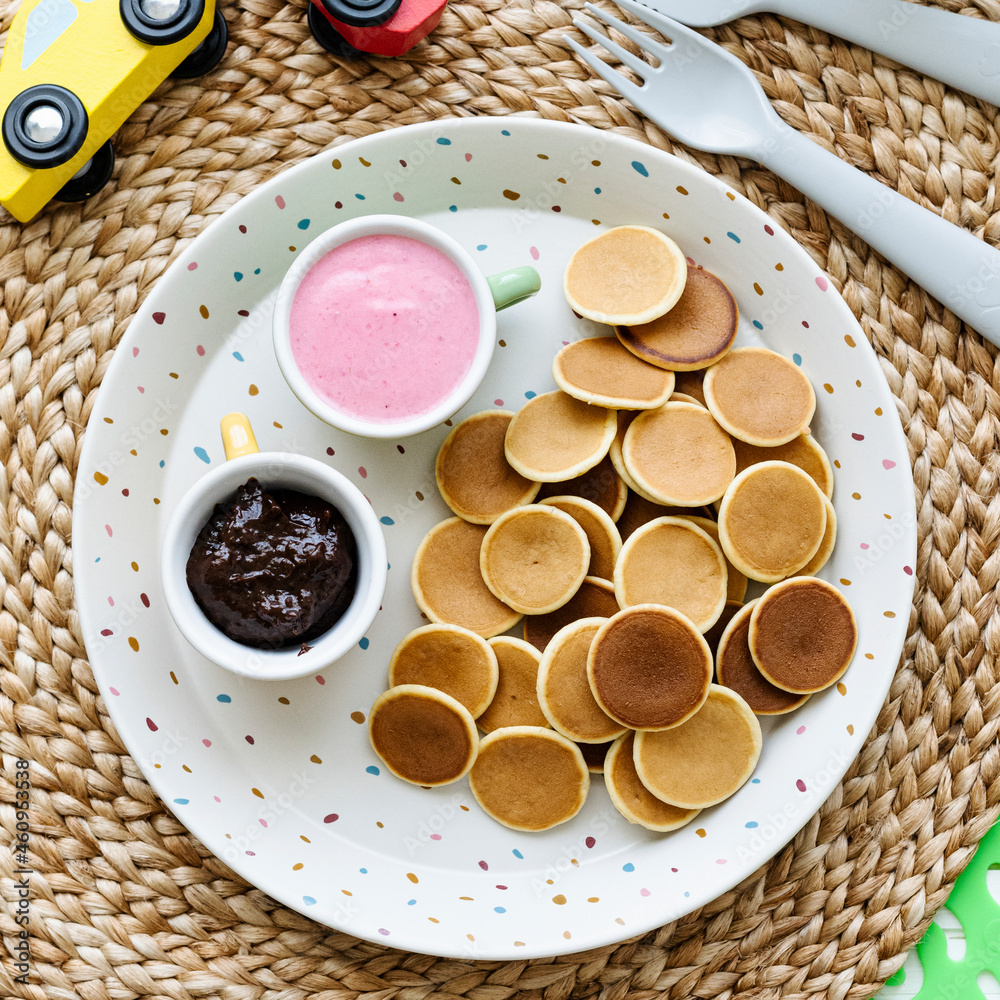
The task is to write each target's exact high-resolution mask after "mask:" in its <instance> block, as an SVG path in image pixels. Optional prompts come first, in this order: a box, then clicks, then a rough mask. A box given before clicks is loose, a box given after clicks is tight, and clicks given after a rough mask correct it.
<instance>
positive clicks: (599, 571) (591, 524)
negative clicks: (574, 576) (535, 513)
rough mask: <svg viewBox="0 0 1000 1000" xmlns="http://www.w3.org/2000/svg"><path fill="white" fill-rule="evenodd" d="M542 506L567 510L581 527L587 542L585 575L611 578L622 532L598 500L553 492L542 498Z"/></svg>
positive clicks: (620, 543)
mask: <svg viewBox="0 0 1000 1000" xmlns="http://www.w3.org/2000/svg"><path fill="white" fill-rule="evenodd" d="M541 503H542V505H543V506H546V507H555V508H557V509H558V510H561V511H562V512H563V513H564V514H569V516H570V517H571V518H573V520H574V521H576V523H577V524H579V525H580V527H581V528H583V530H584V533H585V534H586V536H587V541H588V542H590V565H589V566H588V567H587V576H599V577H601V578H602V579H604V580H610V579H611V574H612V573H614V571H615V562H616V560H617V559H618V553H619V552H620V551H621V548H622V536H621V535H619V534H618V529H617V528H616V527H615V522H614V521H612V520H611V518H610V517H608V515H607V514H605V513H604V511H603V510H601V508H600V507H598V506H597V504H594V503H591V502H590V501H589V500H584V499H583V497H573V496H556V497H548V498H546V499H545V500H542V501H541Z"/></svg>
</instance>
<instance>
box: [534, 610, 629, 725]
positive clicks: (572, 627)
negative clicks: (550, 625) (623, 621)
mask: <svg viewBox="0 0 1000 1000" xmlns="http://www.w3.org/2000/svg"><path fill="white" fill-rule="evenodd" d="M606 620H607V619H605V618H581V619H580V620H579V621H576V622H572V623H570V624H569V625H567V626H566V627H565V628H562V629H560V630H559V631H558V632H557V633H556V634H555V635H554V636H553V637H552V640H551V641H550V642H549V644H548V645H547V646H546V647H545V652H544V653H542V662H541V665H540V666H539V668H538V704H539V705H540V706H541V709H542V711H543V712H544V713H545V718H546V719H548V720H549V723H550V724H551V725H552V728H553V729H555V730H557V731H558V732H560V733H562V734H563V736H565V737H567V739H571V740H574V741H575V742H577V743H607V742H608V740H613V739H615V738H616V737H618V736H620V735H621V734H622V733H623V732H624V731H625V724H624V723H618V722H615V721H614V720H613V719H609V718H608V716H607V715H606V714H605V713H604V711H603V710H602V709H601V706H600V705H598V703H597V702H596V701H595V700H594V695H593V694H592V692H591V688H590V683H589V681H588V679H587V656H588V653H589V651H590V644H591V642H592V641H593V638H594V636H595V635H596V634H597V630H598V629H599V628H600V627H601V626H602V625H603V624H604V623H605V621H606Z"/></svg>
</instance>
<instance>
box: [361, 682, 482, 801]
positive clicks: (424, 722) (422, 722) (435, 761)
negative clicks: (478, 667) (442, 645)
mask: <svg viewBox="0 0 1000 1000" xmlns="http://www.w3.org/2000/svg"><path fill="white" fill-rule="evenodd" d="M368 738H369V739H370V740H371V744H372V748H373V749H374V751H375V753H377V754H378V755H379V757H380V758H381V760H382V762H383V763H384V764H385V766H386V767H387V768H388V769H389V770H390V771H391V772H392V773H393V774H394V775H396V777H397V778H402V779H403V780H404V781H409V782H412V783H413V784H414V785H424V786H427V787H429V786H433V785H447V784H450V783H451V782H452V781H458V779H459V778H462V777H464V776H465V775H466V774H467V773H468V771H469V769H470V768H471V767H472V765H473V764H474V763H475V761H476V753H477V751H478V747H479V733H477V732H476V723H475V721H474V720H473V718H472V716H471V715H470V714H469V711H468V709H467V708H466V707H465V706H464V705H462V704H461V703H460V702H458V701H456V700H455V699H454V698H452V697H451V695H448V694H445V693H444V692H443V691H438V690H436V689H435V688H430V687H424V686H422V685H420V684H401V685H399V687H394V688H389V690H388V691H383V692H382V694H380V695H379V696H378V697H377V698H376V699H375V703H374V704H373V705H372V708H371V711H370V712H369V713H368Z"/></svg>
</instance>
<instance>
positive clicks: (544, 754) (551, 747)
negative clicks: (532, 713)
mask: <svg viewBox="0 0 1000 1000" xmlns="http://www.w3.org/2000/svg"><path fill="white" fill-rule="evenodd" d="M469 786H470V787H471V788H472V794H473V795H474V796H475V797H476V801H477V802H478V803H479V805H480V806H482V808H483V811H484V812H486V813H487V815H489V816H492V817H493V819H495V820H496V821H497V822H498V823H503V825H504V826H508V827H510V828H511V829H512V830H529V831H535V830H548V829H549V828H550V827H553V826H558V824H560V823H565V822H566V821H567V820H569V819H572V818H573V817H574V816H575V815H576V814H577V813H578V812H579V811H580V809H581V808H582V807H583V803H584V802H586V800H587V792H588V790H589V789H590V772H589V771H588V770H587V765H586V763H584V760H583V755H582V754H581V753H580V751H579V750H578V749H577V747H576V744H574V743H573V742H572V741H570V740H568V739H566V737H565V736H560V734H559V733H554V732H553V731H552V730H551V729H539V728H536V727H535V726H512V727H510V728H508V729H496V730H494V731H493V732H492V733H490V734H489V735H488V736H484V737H483V738H482V740H481V742H480V744H479V757H478V758H477V759H476V766H475V767H473V769H472V771H471V773H470V774H469Z"/></svg>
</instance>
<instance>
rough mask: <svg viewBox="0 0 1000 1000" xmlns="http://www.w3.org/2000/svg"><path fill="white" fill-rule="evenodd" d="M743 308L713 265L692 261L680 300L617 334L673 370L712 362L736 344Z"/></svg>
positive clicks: (640, 355) (638, 354)
mask: <svg viewBox="0 0 1000 1000" xmlns="http://www.w3.org/2000/svg"><path fill="white" fill-rule="evenodd" d="M739 318H740V311H739V308H738V307H737V305H736V299H734V298H733V295H732V293H731V292H730V291H729V289H728V288H727V287H726V286H725V284H724V283H723V282H722V281H721V280H720V279H719V278H717V277H716V276H715V275H714V274H712V273H711V271H705V270H703V269H702V268H700V267H696V266H695V265H693V264H688V269H687V282H686V284H685V285H684V292H683V294H682V295H681V297H680V298H679V299H678V300H677V304H676V305H675V306H674V307H673V309H671V310H670V311H669V312H668V313H666V314H665V315H663V316H660V317H659V318H658V319H654V320H652V321H650V322H648V323H643V324H640V325H634V324H629V325H626V326H618V327H616V328H615V333H617V334H618V339H619V340H620V341H621V342H622V344H623V345H624V346H625V347H627V348H628V350H629V351H631V352H632V353H633V354H634V355H635V356H636V357H638V358H642V360H643V361H648V362H649V363H650V364H651V365H657V366H659V367H660V368H669V369H670V370H671V371H694V370H697V369H701V368H707V367H708V366H709V365H712V364H715V362H716V361H718V360H719V359H720V358H721V357H724V356H725V355H726V353H727V352H728V351H729V349H730V348H731V347H732V346H733V340H734V339H735V337H736V327H737V325H738V323H739Z"/></svg>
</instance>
